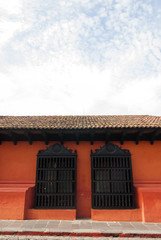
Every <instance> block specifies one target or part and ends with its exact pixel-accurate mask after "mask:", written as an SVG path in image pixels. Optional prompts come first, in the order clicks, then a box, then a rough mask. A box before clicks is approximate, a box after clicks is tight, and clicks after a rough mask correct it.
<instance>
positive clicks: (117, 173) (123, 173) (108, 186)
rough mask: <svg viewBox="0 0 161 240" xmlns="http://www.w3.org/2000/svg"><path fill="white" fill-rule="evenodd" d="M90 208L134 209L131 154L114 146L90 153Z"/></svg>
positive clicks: (107, 146) (109, 145)
mask: <svg viewBox="0 0 161 240" xmlns="http://www.w3.org/2000/svg"><path fill="white" fill-rule="evenodd" d="M91 171H92V208H95V209H130V208H134V191H133V177H132V166H131V154H130V152H129V151H128V150H122V149H121V148H119V147H118V146H116V145H114V144H111V143H110V144H108V145H105V146H104V147H102V148H100V149H99V150H96V151H95V153H93V152H92V151H91Z"/></svg>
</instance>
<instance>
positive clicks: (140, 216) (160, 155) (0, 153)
mask: <svg viewBox="0 0 161 240" xmlns="http://www.w3.org/2000/svg"><path fill="white" fill-rule="evenodd" d="M113 143H114V144H117V145H118V146H120V143H119V142H113ZM52 144H54V142H52V143H50V144H49V145H52ZM104 144H105V143H104V142H94V144H93V145H91V144H90V142H80V144H79V145H76V143H75V142H65V143H64V146H65V147H68V148H69V149H73V150H75V149H76V150H77V208H76V209H74V210H58V209H57V210H36V209H34V187H35V178H36V155H37V153H38V151H39V150H40V149H46V148H47V147H48V146H46V145H45V144H44V143H43V142H33V144H32V145H29V143H27V142H18V144H17V145H13V143H12V142H3V143H2V145H0V219H70V220H73V219H76V218H92V219H93V220H99V221H101V220H102V221H145V222H161V215H160V212H161V142H159V141H155V143H154V145H151V144H150V143H149V142H140V143H139V144H138V145H136V144H135V143H134V142H125V143H124V145H122V146H121V147H122V149H128V150H130V152H131V155H132V167H133V179H134V187H135V193H136V194H135V200H136V206H137V209H132V210H96V209H91V160H90V151H91V149H92V150H95V149H98V148H100V146H103V145H104Z"/></svg>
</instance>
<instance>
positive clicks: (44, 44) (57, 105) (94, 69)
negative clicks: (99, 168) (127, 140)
mask: <svg viewBox="0 0 161 240" xmlns="http://www.w3.org/2000/svg"><path fill="white" fill-rule="evenodd" d="M98 114H99V115H129V114H130V115H131V114H134V115H138V114H139V115H140V114H141V115H142V114H148V115H156V116H161V0H59V1H58V0H45V1H44V0H5V1H4V0H0V115H98Z"/></svg>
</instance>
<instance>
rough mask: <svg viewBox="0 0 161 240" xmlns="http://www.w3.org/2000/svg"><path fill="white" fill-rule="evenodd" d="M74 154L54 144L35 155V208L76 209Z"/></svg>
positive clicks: (75, 156) (75, 157)
mask: <svg viewBox="0 0 161 240" xmlns="http://www.w3.org/2000/svg"><path fill="white" fill-rule="evenodd" d="M76 160H77V155H76V152H75V153H72V150H68V149H67V148H65V147H64V146H62V145H60V144H54V145H52V146H50V147H49V148H47V149H46V150H41V151H39V153H38V155H37V174H36V194H35V208H46V209H49V208H54V209H55V208H68V209H71V208H76Z"/></svg>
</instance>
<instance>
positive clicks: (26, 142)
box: [0, 115, 161, 222]
mask: <svg viewBox="0 0 161 240" xmlns="http://www.w3.org/2000/svg"><path fill="white" fill-rule="evenodd" d="M160 212H161V117H156V116H148V115H136V116H132V115H131V116H130V115H129V116H128V115H126V116H1V117H0V219H53V220H54V219H62V220H67V219H70V220H74V219H79V218H88V219H89V218H91V219H92V220H99V221H144V222H161V214H160Z"/></svg>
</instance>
